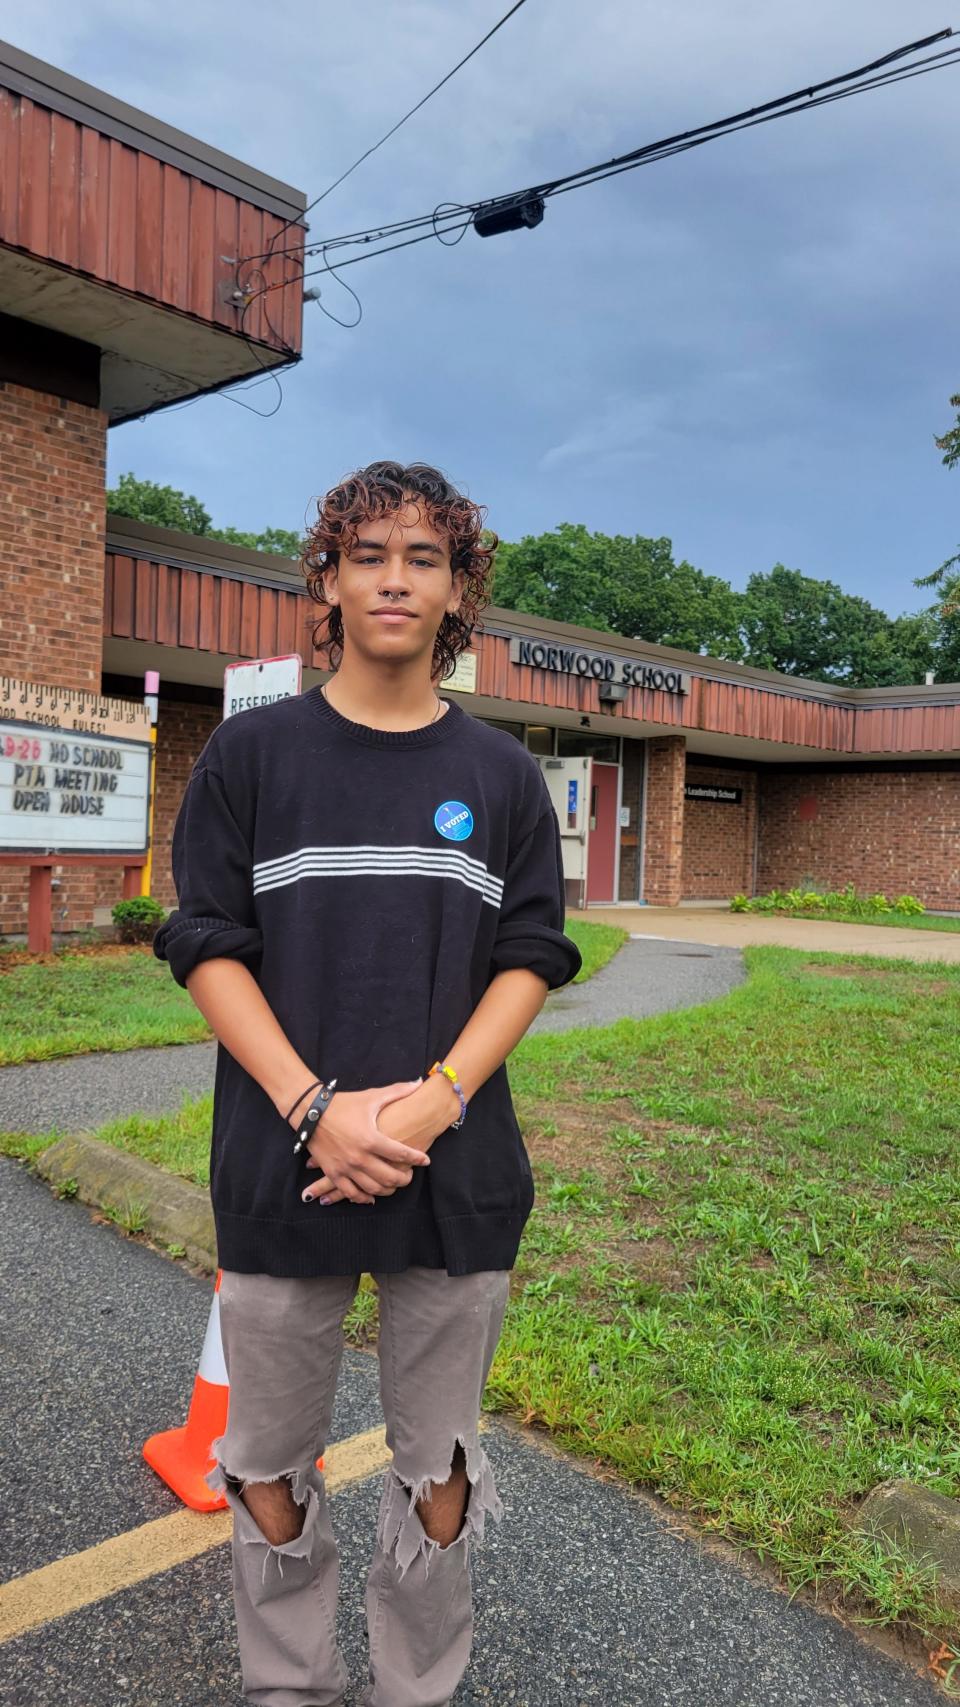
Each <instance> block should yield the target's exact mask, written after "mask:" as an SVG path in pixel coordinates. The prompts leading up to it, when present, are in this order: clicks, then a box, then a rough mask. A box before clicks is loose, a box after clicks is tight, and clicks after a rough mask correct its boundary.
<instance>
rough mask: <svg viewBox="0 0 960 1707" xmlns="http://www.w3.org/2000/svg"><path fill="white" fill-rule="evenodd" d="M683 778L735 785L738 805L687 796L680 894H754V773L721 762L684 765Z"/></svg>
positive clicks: (690, 897)
mask: <svg viewBox="0 0 960 1707" xmlns="http://www.w3.org/2000/svg"><path fill="white" fill-rule="evenodd" d="M685 780H686V781H687V782H700V783H707V784H708V785H709V784H711V783H717V784H719V785H720V786H722V787H724V788H739V789H740V790H741V792H742V795H743V798H742V800H741V802H740V804H739V805H731V804H729V803H721V802H719V801H713V800H686V801H685V802H684V814H683V898H684V900H685V901H726V900H729V898H730V896H731V895H738V894H740V893H744V894H747V895H751V894H752V893H753V856H754V840H755V835H756V822H757V773H756V771H753V770H727V768H726V766H716V765H698V764H696V763H694V762H693V761H690V762H688V764H687V773H686V779H685Z"/></svg>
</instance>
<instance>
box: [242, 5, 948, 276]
mask: <svg viewBox="0 0 960 1707" xmlns="http://www.w3.org/2000/svg"><path fill="white" fill-rule="evenodd" d="M953 34H954V31H953V30H952V29H945V30H940V31H938V32H937V33H936V34H935V35H930V36H924V37H923V38H922V39H921V40H919V41H915V42H911V43H909V44H908V45H907V46H905V47H899V48H895V49H894V50H893V51H892V52H891V53H888V54H884V55H882V56H881V57H880V58H879V59H875V60H871V61H870V62H869V64H867V65H862V66H860V67H858V68H857V70H855V71H846V72H842V73H841V74H840V75H839V76H836V77H830V78H827V79H825V80H824V81H823V82H820V83H813V84H810V85H808V86H807V87H805V88H803V89H796V90H794V91H793V92H792V93H791V94H789V95H780V96H778V97H777V98H776V99H775V100H772V101H765V102H763V103H762V104H761V105H759V106H756V107H750V108H747V109H746V110H745V111H743V112H739V113H733V114H731V115H730V116H729V117H728V118H725V119H716V120H714V121H712V122H711V123H709V124H704V125H698V126H696V127H695V128H694V129H692V130H686V131H680V132H677V133H676V134H675V135H673V136H668V137H662V138H661V139H660V140H659V141H657V142H651V143H646V144H644V145H643V146H642V147H640V148H635V149H631V150H630V152H629V153H626V154H620V155H615V156H614V157H613V158H612V159H610V160H606V161H600V162H598V163H597V164H596V165H594V166H586V167H583V168H582V169H581V170H580V171H578V172H570V173H568V174H567V175H566V176H564V177H559V178H552V179H548V180H547V181H545V182H542V183H539V184H533V185H530V186H529V187H528V188H527V189H526V190H524V191H517V192H514V194H516V195H517V196H520V195H529V196H542V197H544V198H546V197H549V196H552V195H558V194H561V193H565V192H567V191H569V190H573V189H581V188H583V187H584V186H585V185H586V184H588V183H598V182H602V181H603V179H605V178H608V177H614V176H617V175H618V174H619V173H620V172H624V171H630V170H632V169H633V168H634V167H636V166H640V165H645V164H647V163H648V162H650V161H653V160H660V159H666V158H668V157H669V156H670V155H671V154H679V153H683V152H686V151H687V150H688V149H690V148H695V147H699V146H702V144H703V143H705V142H713V141H715V140H716V138H717V137H720V136H724V135H727V134H730V133H732V132H734V131H738V130H745V129H748V128H751V127H752V126H754V125H757V124H765V123H768V122H769V121H770V120H771V119H774V118H782V117H785V116H786V115H787V114H788V113H792V112H807V111H810V110H812V109H813V108H814V107H818V106H823V105H826V104H827V103H828V102H830V101H833V100H843V99H846V98H847V97H848V96H850V95H856V94H860V93H862V92H864V91H866V90H869V89H871V88H876V87H882V86H885V85H886V84H888V83H893V82H901V81H904V80H905V79H906V78H907V77H908V76H914V75H920V74H921V73H923V72H924V71H926V70H939V69H941V68H942V66H943V65H944V64H948V63H950V62H952V61H953V60H954V59H956V58H957V57H958V56H960V47H951V48H948V49H945V50H944V51H943V52H942V53H940V54H933V55H930V56H929V57H928V58H927V59H925V60H919V61H917V60H915V61H914V62H913V64H912V65H909V66H905V65H902V64H898V63H897V62H899V61H902V60H904V59H907V58H909V56H910V55H911V54H916V53H918V52H920V51H921V50H922V49H924V48H927V47H931V46H933V45H934V44H935V43H937V42H941V41H944V40H946V39H947V38H949V37H952V36H953ZM871 74H876V75H871ZM845 84H851V85H853V87H849V88H844V87H842V86H843V85H845ZM510 199H512V198H511V196H509V195H506V196H496V197H487V198H485V199H483V200H480V201H475V202H470V203H464V204H462V205H460V204H455V205H453V206H452V207H451V204H449V203H448V204H446V206H447V207H450V208H451V211H450V213H449V214H447V213H446V212H445V211H443V210H441V209H434V211H433V212H432V213H429V214H420V215H418V216H416V217H415V218H412V219H407V220H398V221H394V222H393V223H392V224H384V225H382V226H371V227H369V228H368V229H367V230H365V231H355V232H351V233H348V234H347V235H345V236H343V237H335V238H327V239H325V240H323V241H322V242H320V243H316V244H311V245H309V246H308V247H307V248H306V249H305V250H303V251H302V252H301V251H300V249H299V246H297V251H296V253H297V255H298V258H302V257H306V256H308V255H312V254H323V255H325V254H326V252H327V250H328V249H330V248H332V247H341V246H347V245H353V244H364V245H366V244H371V243H375V242H382V241H383V239H384V238H388V237H394V236H401V235H403V234H405V233H407V232H412V231H418V230H424V229H425V228H427V227H429V228H430V231H429V232H428V235H433V234H434V232H435V231H436V229H437V225H438V223H439V221H441V220H443V219H447V218H449V219H453V218H454V217H455V216H456V215H461V214H465V215H466V216H467V223H469V222H470V221H471V220H472V218H473V216H474V214H475V213H477V212H478V211H481V210H483V209H485V208H488V207H490V206H491V205H493V204H495V203H496V202H500V201H505V200H510ZM447 229H450V230H453V229H459V223H457V224H456V225H450V226H442V227H441V232H442V231H443V230H447ZM439 234H440V233H438V235H439ZM401 247H407V245H406V244H401V243H396V244H391V245H390V248H391V249H393V248H401ZM291 252H292V251H290V250H277V251H276V253H277V254H278V255H279V254H284V253H291ZM371 252H372V253H374V254H384V253H387V252H388V251H387V250H385V249H379V250H372V251H371ZM361 258H365V257H355V259H361ZM251 259H256V257H251ZM346 264H352V263H344V262H339V263H338V265H339V266H343V265H346ZM321 270H322V269H321ZM304 276H308V275H304ZM309 276H312V274H311V275H309ZM293 282H295V280H293V279H287V280H285V281H281V282H280V283H278V284H275V285H271V286H270V287H269V289H271V290H275V289H280V288H282V285H283V284H284V283H286V284H289V283H293Z"/></svg>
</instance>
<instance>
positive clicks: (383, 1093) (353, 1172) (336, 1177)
mask: <svg viewBox="0 0 960 1707" xmlns="http://www.w3.org/2000/svg"><path fill="white" fill-rule="evenodd" d="M459 1113H460V1101H459V1098H458V1096H457V1093H456V1091H455V1090H454V1088H453V1086H452V1085H451V1083H450V1081H449V1079H447V1078H446V1077H445V1076H444V1075H443V1074H442V1073H433V1074H430V1075H429V1076H428V1077H427V1078H425V1079H420V1080H417V1079H414V1080H408V1079H401V1080H399V1081H398V1082H397V1083H396V1084H393V1085H379V1086H374V1087H372V1088H371V1089H370V1090H366V1091H336V1092H335V1093H334V1095H333V1098H332V1099H331V1102H330V1104H329V1106H328V1108H327V1111H326V1113H325V1114H323V1115H321V1117H320V1119H319V1120H318V1122H317V1124H316V1127H315V1129H314V1133H313V1137H312V1138H310V1139H308V1141H307V1151H308V1154H309V1160H308V1162H307V1167H308V1168H312V1169H314V1170H315V1171H319V1172H320V1178H319V1179H316V1180H313V1181H311V1183H310V1184H309V1185H308V1186H306V1187H305V1189H304V1190H303V1192H302V1193H301V1195H302V1197H303V1200H304V1202H305V1203H310V1202H312V1201H313V1200H314V1199H315V1198H320V1197H322V1198H323V1199H324V1202H325V1203H326V1204H328V1205H329V1204H331V1203H342V1202H343V1201H344V1200H345V1199H346V1200H347V1201H349V1202H351V1203H372V1202H373V1201H374V1198H375V1197H390V1196H391V1195H392V1194H393V1192H395V1191H398V1190H399V1189H400V1187H401V1186H404V1185H409V1184H410V1181H411V1180H412V1178H413V1170H414V1168H418V1167H419V1168H422V1167H429V1166H430V1157H429V1156H428V1155H427V1150H428V1148H429V1146H430V1145H431V1144H432V1143H433V1141H434V1139H435V1138H438V1137H439V1135H440V1133H441V1132H445V1131H446V1130H447V1127H448V1126H449V1125H450V1124H451V1123H452V1122H453V1120H455V1119H456V1117H457V1116H458V1114H459ZM302 1120H303V1109H302V1107H301V1108H300V1109H299V1110H298V1113H297V1118H296V1119H291V1120H290V1122H289V1125H290V1126H291V1127H292V1128H293V1129H294V1130H299V1127H300V1124H301V1122H302Z"/></svg>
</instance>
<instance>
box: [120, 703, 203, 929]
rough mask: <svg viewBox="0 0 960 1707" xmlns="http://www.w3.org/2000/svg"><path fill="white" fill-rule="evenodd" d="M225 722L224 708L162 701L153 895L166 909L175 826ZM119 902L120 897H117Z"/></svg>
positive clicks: (171, 900) (172, 898)
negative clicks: (210, 741) (204, 753)
mask: <svg viewBox="0 0 960 1707" xmlns="http://www.w3.org/2000/svg"><path fill="white" fill-rule="evenodd" d="M220 720H221V708H220V707H219V706H213V705H194V704H191V703H189V702H188V701H186V700H165V699H161V701H160V707H159V717H158V721H157V798H156V805H155V808H154V815H153V870H152V872H151V881H150V892H151V894H152V895H153V897H154V899H155V900H156V901H160V902H162V904H163V906H165V907H175V906H176V904H177V892H176V890H175V889H174V887H173V872H172V870H171V868H170V851H171V848H172V845H173V826H174V823H175V822H176V817H177V811H178V809H179V806H180V801H181V799H182V797H183V791H184V789H185V788H186V786H187V779H188V777H189V775H190V772H191V770H192V769H193V765H194V762H195V760H196V758H197V756H198V754H199V753H200V750H201V748H202V747H203V745H204V743H205V741H206V740H207V738H208V737H209V736H210V735H212V733H213V731H214V729H215V728H216V726H217V724H218V723H219V722H220ZM115 899H119V895H117V896H116V897H115Z"/></svg>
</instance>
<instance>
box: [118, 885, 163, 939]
mask: <svg viewBox="0 0 960 1707" xmlns="http://www.w3.org/2000/svg"><path fill="white" fill-rule="evenodd" d="M166 916H167V909H166V908H165V907H161V905H160V902H159V901H155V900H154V898H153V896H152V895H134V896H133V897H132V898H131V899H130V900H129V901H118V902H117V904H116V906H115V907H113V908H111V917H112V919H113V922H114V924H115V925H116V927H117V936H118V938H119V940H120V942H150V941H151V940H152V938H153V936H154V934H155V932H156V930H157V927H158V926H159V925H161V924H162V923H163V920H164V919H165V918H166Z"/></svg>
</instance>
